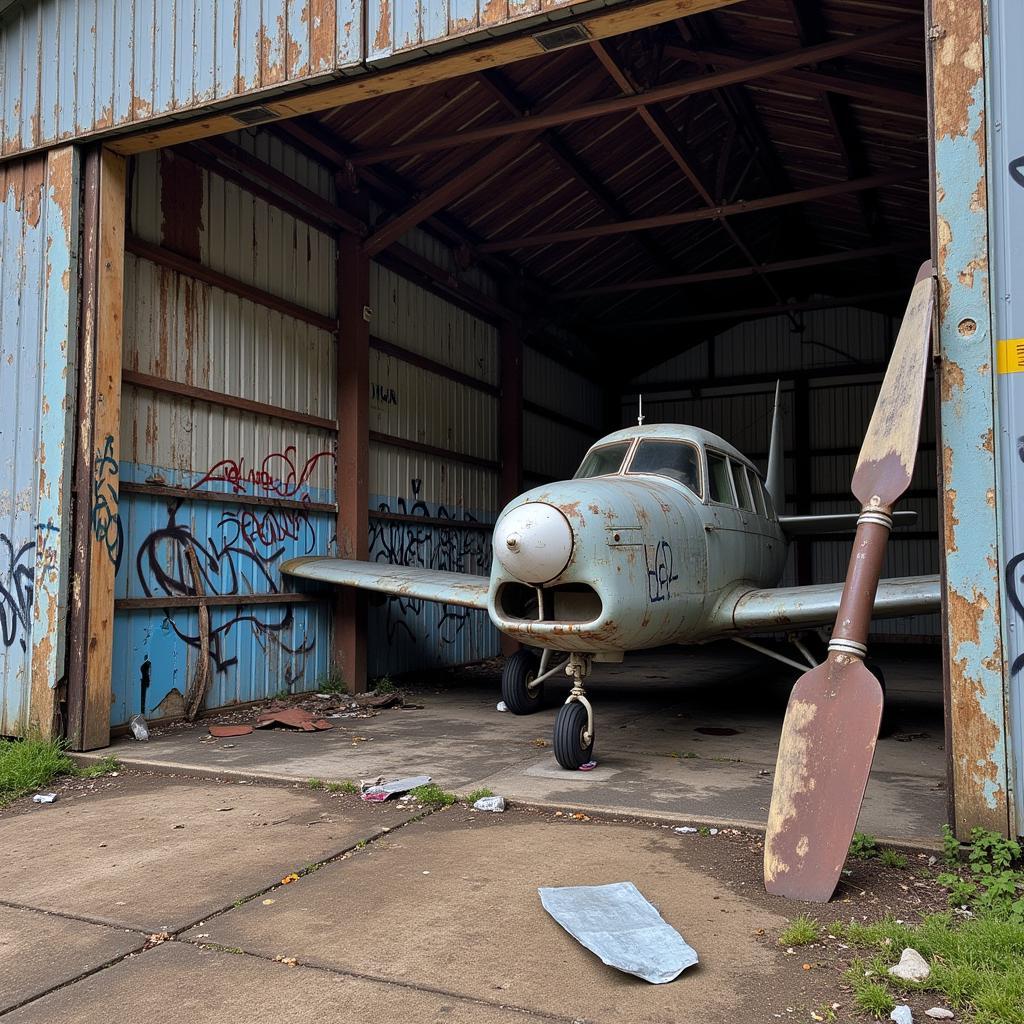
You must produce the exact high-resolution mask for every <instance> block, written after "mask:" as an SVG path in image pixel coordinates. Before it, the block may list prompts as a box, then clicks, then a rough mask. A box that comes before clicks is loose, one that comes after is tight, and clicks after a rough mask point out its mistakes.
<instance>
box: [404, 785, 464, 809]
mask: <svg viewBox="0 0 1024 1024" xmlns="http://www.w3.org/2000/svg"><path fill="white" fill-rule="evenodd" d="M410 793H412V795H413V797H414V798H415V799H416V800H417V801H418V802H419V803H421V804H426V805H427V806H429V807H451V805H452V804H453V803H455V801H456V800H458V797H457V796H456V795H455V794H454V793H446V792H445V791H444V790H443V789H442V788H441V787H440V786H438V785H437V784H436V783H434V782H428V783H427V785H425V786H417V787H416V788H415V789H412V790H410Z"/></svg>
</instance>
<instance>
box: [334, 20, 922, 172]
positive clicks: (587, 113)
mask: <svg viewBox="0 0 1024 1024" xmlns="http://www.w3.org/2000/svg"><path fill="white" fill-rule="evenodd" d="M920 31H921V23H920V22H919V21H902V22H899V23H897V24H895V25H890V26H889V27H888V28H884V29H880V30H879V31H877V32H869V33H865V34H864V35H857V36H851V37H849V38H848V39H842V40H838V41H836V42H833V43H825V44H823V45H821V46H812V47H807V48H803V47H801V48H799V49H796V50H789V51H788V52H786V53H781V54H776V55H775V56H772V57H766V58H764V59H763V60H759V61H752V62H750V63H749V64H747V65H746V66H745V67H737V68H730V69H727V70H725V71H719V72H717V73H715V74H713V75H701V76H699V77H696V78H688V79H685V80H684V81H681V82H673V83H671V84H669V85H661V86H657V87H656V88H654V89H646V90H643V91H641V92H639V93H637V94H636V95H635V96H619V97H615V98H613V99H604V100H594V101H592V102H590V103H586V104H583V105H581V106H578V107H570V108H568V109H558V110H551V111H546V112H544V113H541V114H532V115H530V116H528V117H521V118H517V119H515V120H512V121H503V122H501V123H500V124H494V125H484V126H482V127H480V128H469V129H466V130H464V131H461V132H453V133H450V134H448V135H436V136H427V137H424V138H422V139H413V140H411V141H409V142H403V143H399V144H398V145H394V146H383V147H381V148H379V149H368V150H364V151H363V152H362V153H359V154H358V155H357V156H354V157H353V158H352V163H353V164H354V165H356V166H361V165H363V164H376V163H384V162H386V161H388V160H396V159H399V158H400V157H408V156H418V155H420V154H422V153H431V152H436V151H437V150H439V149H452V148H454V147H456V146H463V145H468V144H469V143H476V142H489V141H490V140H491V139H500V138H505V137H506V136H509V135H514V134H518V133H523V132H536V131H541V130H543V129H544V128H555V127H557V126H559V125H564V124H572V123H573V122H575V121H586V120H589V119H590V118H593V117H604V116H607V115H609V114H621V113H631V112H632V111H634V110H635V109H636V108H637V107H639V106H641V105H642V104H652V103H665V102H666V101H668V100H676V99H681V98H682V97H684V96H693V95H696V94H697V93H701V92H708V91H709V90H711V89H715V88H717V87H719V86H723V85H732V84H735V83H737V82H749V81H752V80H753V79H755V78H761V77H764V76H765V75H768V74H771V73H772V72H775V71H782V70H786V69H788V68H794V67H800V66H801V65H803V64H814V63H817V62H819V61H823V60H830V59H832V58H833V57H841V56H843V55H844V54H848V53H857V52H861V51H864V50H870V49H872V48H874V47H877V46H883V45H884V44H886V43H890V42H892V41H893V40H896V39H905V38H906V37H907V36H909V35H912V34H913V33H915V32H918V33H919V32H920Z"/></svg>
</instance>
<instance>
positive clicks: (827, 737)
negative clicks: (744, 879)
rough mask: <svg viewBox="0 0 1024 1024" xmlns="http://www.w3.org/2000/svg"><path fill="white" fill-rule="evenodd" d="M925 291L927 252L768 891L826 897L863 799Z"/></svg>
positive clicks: (919, 382) (888, 380)
mask: <svg viewBox="0 0 1024 1024" xmlns="http://www.w3.org/2000/svg"><path fill="white" fill-rule="evenodd" d="M934 293H935V282H934V279H933V272H932V265H931V262H930V261H929V262H927V263H925V264H924V265H922V267H921V269H920V271H919V272H918V275H917V279H916V280H915V282H914V287H913V290H912V291H911V293H910V301H909V303H908V304H907V311H906V313H905V314H904V316H903V323H902V325H901V326H900V333H899V336H898V337H897V339H896V346H895V348H894V349H893V354H892V358H891V359H890V360H889V367H888V369H887V370H886V373H885V380H884V381H883V382H882V390H881V392H880V393H879V395H878V401H877V402H876V403H875V411H874V413H873V414H872V416H871V422H870V424H869V425H868V430H867V433H866V434H865V436H864V444H863V445H862V446H861V450H860V458H859V459H858V460H857V468H856V470H855V471H854V474H853V482H852V485H851V488H852V490H853V493H854V495H855V497H856V498H857V500H858V501H859V502H860V503H861V515H860V518H859V519H858V521H857V535H856V537H855V538H854V542H853V552H852V554H851V555H850V566H849V568H848V570H847V573H846V585H845V586H844V587H843V596H842V600H841V601H840V605H839V614H838V615H837V617H836V624H835V627H834V629H833V631H832V639H831V641H830V643H829V645H828V660H827V661H825V662H824V664H822V665H819V666H818V667H817V668H813V669H811V670H810V671H809V672H805V673H804V674H803V675H802V676H801V677H800V679H799V680H798V681H797V684H796V686H795V687H794V688H793V692H792V693H791V694H790V697H789V704H788V706H787V708H786V719H785V722H784V723H783V726H782V737H781V739H780V741H779V756H778V762H777V764H776V766H775V786H774V789H773V790H772V802H771V808H770V810H769V812H768V830H767V833H766V835H765V842H764V885H765V888H766V889H767V890H768V892H770V893H773V894H774V895H777V896H787V897H789V898H790V899H797V900H808V901H812V902H816V903H824V902H827V901H828V900H829V898H830V897H831V896H832V893H833V892H834V891H835V887H836V883H837V882H838V881H839V875H840V873H841V871H842V869H843V864H844V863H845V861H846V854H847V850H848V849H849V846H850V840H851V839H852V838H853V832H854V829H855V828H856V825H857V816H858V815H859V814H860V805H861V801H862V800H863V799H864V789H865V787H866V786H867V782H868V774H869V772H870V771H871V759H872V757H873V756H874V752H875V740H876V739H877V738H878V726H879V723H880V722H881V718H882V690H881V687H880V686H879V684H878V681H877V680H876V679H875V677H874V676H873V675H872V674H871V673H870V672H869V671H868V670H867V668H865V666H864V656H865V654H866V653H867V646H866V642H867V637H868V629H869V627H870V625H871V610H872V607H873V606H874V602H875V593H876V591H877V590H878V581H879V579H880V577H881V574H882V560H883V558H884V556H885V545H886V543H887V542H888V539H889V531H890V530H891V529H892V507H893V505H894V504H895V502H896V500H897V499H898V498H899V497H900V496H901V495H902V494H903V492H904V491H906V489H907V488H908V487H909V486H910V479H911V476H912V474H913V472H914V460H915V457H916V454H917V441H918V434H919V432H920V428H921V408H922V405H923V399H924V382H925V374H926V372H927V369H928V349H929V339H930V335H931V326H932V306H933V303H934Z"/></svg>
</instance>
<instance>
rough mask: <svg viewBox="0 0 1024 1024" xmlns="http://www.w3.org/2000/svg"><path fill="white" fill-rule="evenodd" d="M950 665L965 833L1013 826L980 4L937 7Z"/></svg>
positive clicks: (959, 814)
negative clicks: (993, 501) (993, 439)
mask: <svg viewBox="0 0 1024 1024" xmlns="http://www.w3.org/2000/svg"><path fill="white" fill-rule="evenodd" d="M933 23H934V25H935V30H934V33H933V35H934V36H935V38H934V39H933V43H932V46H933V71H934V76H935V138H934V155H935V169H936V235H937V238H936V241H937V243H938V262H937V271H938V282H939V296H938V297H939V302H938V308H939V335H940V336H939V349H940V353H941V365H940V370H939V372H940V375H941V380H940V385H941V386H940V395H941V419H942V451H943V460H942V462H943V488H944V496H943V497H944V509H945V517H946V518H945V549H946V550H945V558H946V577H947V588H948V589H947V598H948V608H947V613H948V630H947V644H948V664H949V674H950V704H951V719H952V763H953V784H954V804H955V814H956V822H955V824H956V829H957V834H958V835H961V836H963V835H965V834H966V833H967V832H968V831H969V830H970V828H971V827H973V826H975V825H980V826H984V827H986V828H990V829H995V830H997V831H1000V832H1005V831H1006V830H1007V827H1008V766H1007V747H1006V736H1005V707H1004V705H1005V702H1004V688H1003V675H1002V643H1001V636H1000V607H1001V602H1000V595H999V572H998V569H997V568H996V566H997V565H998V559H999V552H998V547H997V542H996V536H997V522H996V514H995V510H994V509H993V508H992V506H991V505H990V504H989V502H988V501H987V500H986V496H987V495H988V494H989V493H990V492H991V491H992V488H993V487H994V486H995V460H994V458H993V455H992V453H991V445H990V442H989V439H990V436H991V434H990V432H991V430H992V426H993V422H992V417H993V390H994V382H993V373H992V362H993V360H992V340H993V339H992V335H991V330H990V317H989V309H988V303H989V291H988V287H989V283H988V225H987V212H988V211H987V205H986V146H985V138H986V135H985V80H984V67H983V51H982V40H983V31H982V24H983V22H982V9H981V3H980V0H971V2H968V3H964V2H962V0H936V2H935V3H934V4H933Z"/></svg>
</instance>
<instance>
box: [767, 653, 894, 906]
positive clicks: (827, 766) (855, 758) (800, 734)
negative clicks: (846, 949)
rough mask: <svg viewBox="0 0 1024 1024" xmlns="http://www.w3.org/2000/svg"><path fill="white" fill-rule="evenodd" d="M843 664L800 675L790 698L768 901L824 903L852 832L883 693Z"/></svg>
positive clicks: (862, 672) (852, 664)
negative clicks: (776, 898) (773, 898)
mask: <svg viewBox="0 0 1024 1024" xmlns="http://www.w3.org/2000/svg"><path fill="white" fill-rule="evenodd" d="M841 657H843V658H844V660H843V661H840V659H839V658H836V657H833V658H830V659H829V660H828V661H826V662H825V663H824V664H822V665H819V666H818V667H817V668H815V669H812V670H811V671H810V672H807V673H806V674H805V675H803V676H801V678H800V679H799V680H798V681H797V684H796V686H794V687H793V692H792V693H791V694H790V697H789V705H788V707H787V708H786V720H785V723H784V724H783V727H782V738H781V740H780V741H779V759H778V762H777V764H776V766H775V788H774V790H773V791H772V803H771V809H770V810H769V812H768V830H767V833H766V835H765V843H764V885H765V888H766V889H767V890H768V892H770V893H771V894H772V895H774V896H786V897H788V898H789V899H797V900H807V901H809V902H813V903H825V902H827V901H828V900H829V898H830V897H831V896H832V893H833V891H834V890H835V887H836V883H837V882H838V881H839V875H840V872H841V871H842V870H843V864H844V863H845V862H846V854H847V851H848V849H849V847H850V840H851V839H852V838H853V832H854V829H855V828H856V827H857V816H858V815H859V814H860V805H861V801H862V800H863V799H864V789H865V788H866V786H867V781H868V774H869V772H870V770H871V759H872V757H873V756H874V753H875V741H876V740H877V739H878V726H879V723H880V722H881V720H882V688H881V687H880V686H879V685H878V680H877V679H876V678H875V677H874V676H873V675H872V674H871V673H870V672H869V671H868V670H867V668H865V666H864V663H863V662H862V661H859V660H857V659H850V660H846V659H845V656H841Z"/></svg>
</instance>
